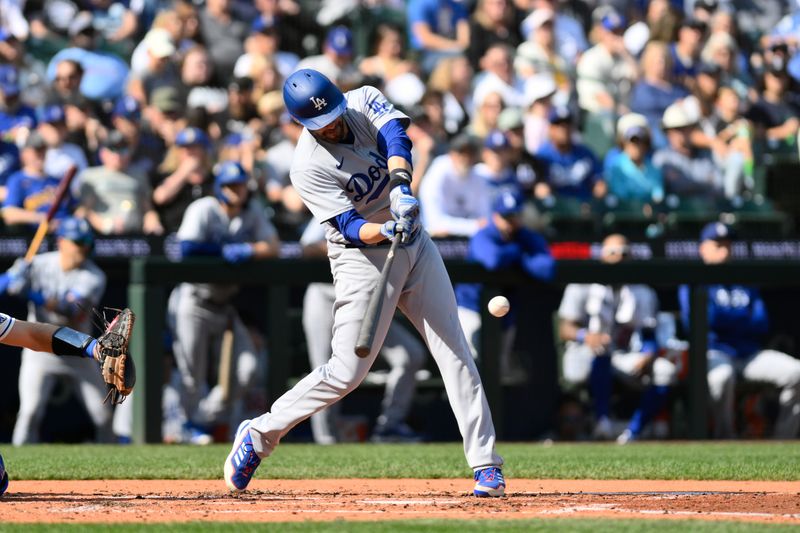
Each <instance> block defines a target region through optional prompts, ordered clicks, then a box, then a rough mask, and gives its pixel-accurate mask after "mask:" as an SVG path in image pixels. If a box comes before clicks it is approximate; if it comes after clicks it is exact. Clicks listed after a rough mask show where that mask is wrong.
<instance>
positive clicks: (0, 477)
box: [0, 455, 8, 496]
mask: <svg viewBox="0 0 800 533" xmlns="http://www.w3.org/2000/svg"><path fill="white" fill-rule="evenodd" d="M7 488H8V472H6V464H5V462H3V456H2V455H0V496H2V495H3V493H4V492H5V491H6V489H7Z"/></svg>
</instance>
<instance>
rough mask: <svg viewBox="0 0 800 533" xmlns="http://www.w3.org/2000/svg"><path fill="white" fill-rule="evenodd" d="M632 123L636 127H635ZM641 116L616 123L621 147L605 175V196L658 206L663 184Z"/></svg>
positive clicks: (630, 117)
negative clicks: (606, 186)
mask: <svg viewBox="0 0 800 533" xmlns="http://www.w3.org/2000/svg"><path fill="white" fill-rule="evenodd" d="M634 122H635V123H634ZM646 124H647V119H646V118H645V117H644V116H643V115H634V114H628V115H624V116H622V117H621V118H620V119H619V122H618V126H617V138H618V139H619V143H620V145H621V146H622V151H621V152H620V154H619V155H618V156H617V157H615V158H614V159H613V162H612V163H611V164H610V166H609V168H608V170H607V172H606V180H607V181H608V192H609V194H611V195H613V196H615V197H616V198H618V199H620V200H641V201H643V202H651V201H653V202H661V201H662V200H663V199H664V180H663V178H662V176H661V171H660V170H659V169H657V168H656V167H655V165H653V161H652V158H651V154H652V151H651V145H650V131H649V129H648V128H647V125H646Z"/></svg>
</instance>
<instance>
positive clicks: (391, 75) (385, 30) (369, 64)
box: [358, 24, 417, 84]
mask: <svg viewBox="0 0 800 533" xmlns="http://www.w3.org/2000/svg"><path fill="white" fill-rule="evenodd" d="M372 54H373V55H371V56H369V57H365V58H364V59H362V60H361V61H360V62H359V64H358V69H359V70H360V71H361V73H362V74H363V75H365V76H374V77H376V78H380V79H382V80H383V82H384V84H389V83H390V82H391V81H392V80H394V79H396V78H397V77H398V76H402V75H404V74H408V73H416V72H417V66H416V65H415V64H414V63H413V62H411V61H409V60H407V59H405V54H404V51H403V34H402V32H401V31H400V29H398V28H396V27H395V26H391V25H389V24H379V25H378V27H377V28H375V42H374V43H373V49H372Z"/></svg>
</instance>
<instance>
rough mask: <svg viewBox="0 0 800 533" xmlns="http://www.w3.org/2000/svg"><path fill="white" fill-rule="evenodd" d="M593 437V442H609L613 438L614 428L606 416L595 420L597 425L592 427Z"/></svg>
mask: <svg viewBox="0 0 800 533" xmlns="http://www.w3.org/2000/svg"><path fill="white" fill-rule="evenodd" d="M593 436H594V438H595V440H611V439H613V438H614V426H613V425H612V423H611V419H609V418H608V417H607V416H601V417H600V418H598V419H597V423H596V424H595V425H594V433H593Z"/></svg>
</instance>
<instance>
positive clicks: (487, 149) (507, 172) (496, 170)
mask: <svg viewBox="0 0 800 533" xmlns="http://www.w3.org/2000/svg"><path fill="white" fill-rule="evenodd" d="M513 153H514V152H513V149H512V147H511V143H509V142H508V137H506V134H505V133H503V132H502V131H500V130H492V131H490V132H489V134H488V135H487V136H486V138H485V139H484V140H483V151H482V152H481V161H480V163H478V164H477V165H475V169H474V172H475V174H477V176H478V177H479V178H481V179H483V181H484V183H485V184H486V195H487V197H488V202H489V205H492V202H494V199H495V198H497V197H498V196H499V195H500V194H501V193H503V192H510V193H512V194H521V193H522V185H521V184H520V182H519V180H518V179H517V175H516V173H515V172H514V167H513V166H512V156H513Z"/></svg>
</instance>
